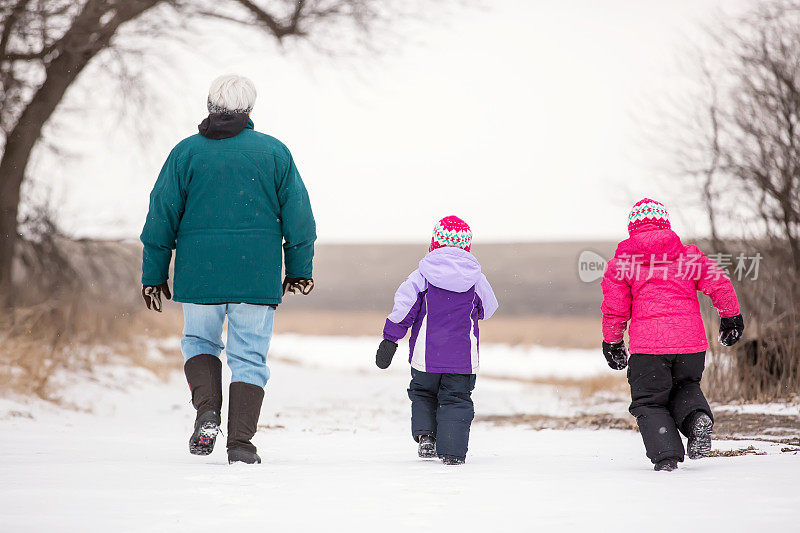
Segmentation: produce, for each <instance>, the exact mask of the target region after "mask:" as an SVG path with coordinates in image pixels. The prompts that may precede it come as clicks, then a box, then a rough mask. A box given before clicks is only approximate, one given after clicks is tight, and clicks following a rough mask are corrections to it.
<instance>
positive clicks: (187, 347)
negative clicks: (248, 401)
mask: <svg viewBox="0 0 800 533" xmlns="http://www.w3.org/2000/svg"><path fill="white" fill-rule="evenodd" d="M225 315H227V316H228V339H227V341H228V347H227V349H226V354H227V356H228V367H229V368H230V369H231V375H232V377H231V381H232V382H237V381H241V382H244V383H250V384H252V385H257V386H259V387H263V386H265V385H266V384H267V380H268V379H269V368H268V367H267V352H269V343H270V340H272V324H273V322H274V319H275V309H274V308H273V307H269V306H267V305H251V304H214V305H200V304H186V303H185V304H183V320H184V324H183V339H181V352H183V358H184V360H186V361H188V360H189V359H191V358H192V357H194V356H196V355H200V354H209V355H213V356H216V357H219V354H220V353H221V352H222V350H223V349H225V345H224V344H223V343H222V325H223V324H224V323H225Z"/></svg>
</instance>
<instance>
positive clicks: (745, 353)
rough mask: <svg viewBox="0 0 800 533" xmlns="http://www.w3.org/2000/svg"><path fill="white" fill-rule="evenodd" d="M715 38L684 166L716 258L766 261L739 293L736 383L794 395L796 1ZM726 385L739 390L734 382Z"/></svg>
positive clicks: (799, 128) (798, 334)
mask: <svg viewBox="0 0 800 533" xmlns="http://www.w3.org/2000/svg"><path fill="white" fill-rule="evenodd" d="M713 38H714V42H715V43H716V48H717V50H716V52H717V54H716V56H717V57H719V58H720V59H721V62H720V63H719V64H715V65H712V66H709V61H708V60H707V59H706V58H704V59H703V61H702V62H701V63H702V65H703V66H702V68H701V69H700V71H701V77H702V83H703V86H704V89H705V91H704V95H705V97H704V99H703V101H702V103H701V105H700V106H699V107H697V109H698V110H699V111H698V112H697V114H695V115H694V116H693V117H691V119H690V120H689V121H688V122H689V123H690V124H693V125H695V126H698V128H697V130H696V133H697V135H691V134H690V135H686V136H685V137H684V139H683V143H682V147H681V149H680V151H679V157H680V158H681V164H682V168H683V170H684V172H685V173H687V174H690V175H692V176H694V177H695V178H697V181H696V182H695V183H696V184H697V185H698V188H699V193H700V196H701V199H702V201H703V203H704V204H705V206H706V208H707V212H708V217H709V222H710V224H711V240H712V243H713V245H714V247H715V248H716V251H718V252H724V251H726V250H731V249H732V248H733V247H735V246H738V247H739V248H741V247H746V248H747V249H749V250H750V252H751V253H759V254H761V256H763V261H762V262H761V267H760V270H759V276H758V279H756V280H746V281H743V282H742V283H740V284H739V287H738V292H739V294H740V299H741V300H742V301H743V303H744V306H745V309H746V311H747V313H748V315H749V317H750V320H749V322H750V324H751V337H752V339H751V341H749V342H748V343H745V344H744V347H743V349H742V350H740V354H739V355H740V356H741V357H740V358H739V365H738V370H739V372H740V375H739V376H738V377H742V374H741V372H742V369H744V368H750V367H753V368H755V369H756V370H755V371H752V372H750V371H749V370H748V371H747V372H745V374H747V373H748V372H749V374H748V376H749V378H750V379H751V382H750V383H745V384H744V385H745V387H744V389H742V388H741V387H739V389H740V391H739V392H740V393H742V392H743V393H744V394H745V395H750V396H759V395H763V394H775V393H778V394H786V393H796V392H798V389H800V1H798V0H777V1H774V2H771V3H768V4H763V5H761V6H759V7H757V8H756V9H754V10H752V11H750V12H748V13H746V14H745V15H743V16H741V17H738V18H736V19H735V20H733V21H732V22H731V23H730V24H728V25H726V26H725V27H724V28H722V29H721V30H718V31H715V32H714V34H713ZM748 365H749V366H748ZM728 368H734V367H731V366H729V367H728ZM751 370H752V369H751ZM768 374H769V375H768ZM766 378H769V379H766ZM773 378H774V379H773ZM726 379H727V380H729V382H730V383H734V382H737V383H738V384H741V383H742V382H741V381H740V380H739V381H736V380H734V379H733V377H732V376H730V375H728V376H726Z"/></svg>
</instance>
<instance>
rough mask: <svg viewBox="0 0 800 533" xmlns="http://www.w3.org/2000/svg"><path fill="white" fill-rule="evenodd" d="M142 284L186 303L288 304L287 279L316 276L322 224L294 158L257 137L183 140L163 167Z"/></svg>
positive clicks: (249, 133)
mask: <svg viewBox="0 0 800 533" xmlns="http://www.w3.org/2000/svg"><path fill="white" fill-rule="evenodd" d="M141 239H142V243H143V244H144V253H143V258H142V284H143V285H158V284H160V283H163V282H165V281H167V278H168V276H169V263H170V259H171V258H172V250H176V252H175V282H174V287H173V292H174V298H175V300H176V301H178V302H187V303H240V302H245V303H254V304H273V305H277V304H279V303H280V302H281V296H282V288H281V267H282V265H281V249H283V255H284V259H285V263H286V275H287V276H289V277H296V278H311V276H312V271H311V263H312V259H313V257H314V241H315V240H316V225H315V223H314V216H313V214H312V213H311V204H310V202H309V199H308V192H307V191H306V188H305V185H303V181H302V180H301V179H300V174H299V173H298V172H297V168H296V167H295V165H294V161H293V160H292V154H291V153H289V150H288V149H287V148H286V146H284V145H283V143H281V142H280V141H278V140H277V139H275V138H273V137H270V136H269V135H264V134H262V133H258V132H256V131H254V130H253V122H252V121H249V122H248V124H247V127H246V128H245V129H244V130H243V131H242V132H241V133H239V134H238V135H236V136H234V137H230V138H227V139H218V140H214V139H208V138H206V137H203V136H202V135H200V134H197V135H193V136H191V137H189V138H187V139H184V140H183V141H181V142H180V143H178V145H177V146H176V147H175V148H174V149H173V150H172V152H171V153H170V154H169V157H168V158H167V161H166V163H164V168H162V169H161V174H160V175H159V176H158V180H157V181H156V184H155V186H154V187H153V192H152V193H151V194H150V211H149V213H148V214H147V221H146V222H145V225H144V229H143V230H142V236H141Z"/></svg>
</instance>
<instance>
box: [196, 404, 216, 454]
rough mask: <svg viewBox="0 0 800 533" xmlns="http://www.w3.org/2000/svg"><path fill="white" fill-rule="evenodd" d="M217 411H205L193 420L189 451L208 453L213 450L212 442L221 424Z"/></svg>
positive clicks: (214, 440)
mask: <svg viewBox="0 0 800 533" xmlns="http://www.w3.org/2000/svg"><path fill="white" fill-rule="evenodd" d="M221 422H222V421H221V420H220V417H219V411H205V412H204V413H201V414H200V415H199V416H198V417H197V420H195V421H194V432H193V433H192V436H191V437H189V453H191V454H192V455H209V454H210V453H211V452H213V451H214V443H215V442H216V440H217V433H219V425H220V424H221Z"/></svg>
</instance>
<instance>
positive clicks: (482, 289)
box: [475, 274, 500, 320]
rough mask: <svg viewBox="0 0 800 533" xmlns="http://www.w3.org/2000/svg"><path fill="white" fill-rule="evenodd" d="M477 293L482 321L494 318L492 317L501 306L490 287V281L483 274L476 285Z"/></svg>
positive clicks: (479, 314) (479, 316)
mask: <svg viewBox="0 0 800 533" xmlns="http://www.w3.org/2000/svg"><path fill="white" fill-rule="evenodd" d="M475 292H476V293H477V294H478V298H480V308H479V313H478V318H479V319H480V320H486V319H488V318H492V315H493V314H494V312H495V311H497V308H498V307H499V306H500V304H498V303H497V297H496V296H495V295H494V291H493V290H492V286H491V285H489V280H488V279H486V276H485V275H483V274H481V279H480V280H478V283H477V284H476V285H475Z"/></svg>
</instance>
